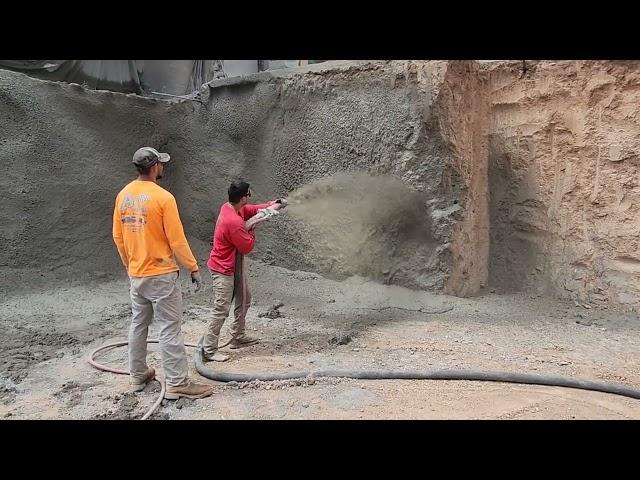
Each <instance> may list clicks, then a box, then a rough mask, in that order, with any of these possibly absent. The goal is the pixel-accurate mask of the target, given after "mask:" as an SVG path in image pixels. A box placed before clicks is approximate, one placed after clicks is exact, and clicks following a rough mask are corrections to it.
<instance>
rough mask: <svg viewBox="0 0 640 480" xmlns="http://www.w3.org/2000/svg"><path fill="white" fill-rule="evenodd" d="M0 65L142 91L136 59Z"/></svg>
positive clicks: (108, 87)
mask: <svg viewBox="0 0 640 480" xmlns="http://www.w3.org/2000/svg"><path fill="white" fill-rule="evenodd" d="M0 68H6V69H8V70H14V71H18V72H22V73H25V74H27V75H31V76H34V77H37V78H41V79H43V80H52V81H60V82H67V83H78V84H81V85H85V86H86V87H87V88H91V89H94V90H112V91H115V92H124V93H143V88H142V85H141V83H140V73H141V72H139V71H138V68H137V66H136V61H135V60H0Z"/></svg>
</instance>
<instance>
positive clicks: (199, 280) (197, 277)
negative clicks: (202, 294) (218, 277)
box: [191, 270, 202, 293]
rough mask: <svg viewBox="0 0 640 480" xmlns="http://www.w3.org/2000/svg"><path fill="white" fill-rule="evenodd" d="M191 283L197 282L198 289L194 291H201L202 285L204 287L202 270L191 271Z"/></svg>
mask: <svg viewBox="0 0 640 480" xmlns="http://www.w3.org/2000/svg"><path fill="white" fill-rule="evenodd" d="M191 283H195V284H196V289H195V290H194V291H193V293H198V291H200V287H202V277H201V276H200V272H199V271H198V270H196V271H195V272H191Z"/></svg>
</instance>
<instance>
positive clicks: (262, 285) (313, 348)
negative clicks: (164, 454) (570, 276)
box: [0, 262, 640, 419]
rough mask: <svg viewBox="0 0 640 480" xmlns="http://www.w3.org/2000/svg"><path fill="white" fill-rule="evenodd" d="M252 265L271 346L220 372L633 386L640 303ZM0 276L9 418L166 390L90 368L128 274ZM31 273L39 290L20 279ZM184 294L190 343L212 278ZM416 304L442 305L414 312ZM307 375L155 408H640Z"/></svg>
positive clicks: (326, 411)
mask: <svg viewBox="0 0 640 480" xmlns="http://www.w3.org/2000/svg"><path fill="white" fill-rule="evenodd" d="M250 269H251V274H250V277H251V284H252V286H253V291H254V301H253V303H254V304H253V306H252V309H251V310H250V311H249V315H248V324H249V326H250V327H251V328H252V329H255V330H256V333H258V334H259V335H260V336H261V337H262V339H263V342H262V343H261V344H259V345H256V346H252V347H249V348H246V349H243V350H235V351H231V352H232V353H231V354H232V359H231V360H230V361H229V362H227V363H226V364H224V365H223V367H221V368H224V369H227V370H229V371H239V372H250V371H286V370H288V369H289V370H300V369H320V368H326V367H337V368H342V367H344V368H347V367H353V368H358V367H361V368H369V369H372V368H383V367H385V368H398V369H402V368H420V367H424V368H440V367H442V368H480V369H495V370H510V371H521V372H537V373H554V374H561V375H567V376H578V377H582V378H589V379H604V380H609V381H613V382H621V383H626V384H629V385H638V384H640V367H639V365H640V362H639V360H640V353H638V349H637V340H636V339H637V336H638V333H639V330H640V322H638V318H637V315H636V314H634V313H624V312H622V311H614V310H599V309H595V308H585V307H583V306H576V305H574V303H566V302H556V301H550V300H548V299H544V298H539V297H535V298H531V296H529V295H522V294H519V295H514V294H509V295H504V294H499V292H498V293H491V292H490V291H487V292H486V293H485V294H483V295H482V296H480V297H477V298H473V299H460V298H455V297H448V296H444V295H434V294H430V293H426V292H415V291H410V290H407V289H404V288H399V287H394V286H385V285H380V284H376V283H372V282H368V281H365V280H362V279H360V278H357V277H356V278H351V279H349V280H346V281H343V282H336V281H331V280H327V279H324V278H322V277H320V276H318V275H316V274H312V273H306V272H298V271H289V270H286V269H283V268H279V267H273V266H268V265H265V264H262V263H258V262H251V263H250ZM2 273H3V274H4V275H11V278H13V279H14V282H13V284H12V286H11V288H9V289H5V291H4V292H3V294H2V296H3V297H4V300H3V301H2V303H0V329H1V330H2V332H3V335H2V338H1V339H0V342H1V348H0V418H9V419H14V418H18V419H45V418H46V419H51V418H54V419H69V418H71V419H94V418H106V419H110V418H137V417H139V416H141V415H142V414H143V413H144V412H145V411H146V409H147V407H148V406H150V405H151V404H152V402H153V401H154V399H155V398H156V396H157V393H158V389H159V387H158V385H157V384H153V385H151V386H149V387H147V389H146V390H145V391H144V392H142V393H140V394H137V395H134V394H128V393H127V380H128V379H127V377H126V376H118V375H114V374H110V373H103V372H99V371H97V370H94V369H93V368H91V367H90V366H89V365H88V364H87V362H86V354H87V352H88V351H89V350H91V349H92V348H94V347H97V346H99V345H101V344H103V343H105V342H108V341H112V340H119V339H124V338H126V329H127V325H128V315H129V305H128V293H127V281H126V279H125V278H123V279H122V280H119V281H104V282H101V283H100V282H88V281H86V280H83V279H81V278H78V279H75V280H74V282H71V283H69V282H68V281H67V282H62V281H60V282H58V283H56V284H57V285H58V286H57V287H56V288H50V285H51V278H47V276H48V275H49V274H47V275H45V274H42V277H41V276H40V273H33V272H25V271H22V272H17V271H12V272H9V271H5V272H2ZM31 275H35V277H32V276H31ZM51 275H52V274H51ZM27 280H28V281H29V283H30V284H31V289H30V290H27V289H25V288H24V287H23V286H22V285H24V284H25V282H26V281H27ZM207 280H208V279H207ZM38 282H41V283H40V284H39V283H38ZM43 285H49V289H47V290H43V289H42V286H43ZM189 288H190V287H188V286H186V284H185V290H184V291H185V323H184V332H185V336H186V339H187V341H191V342H197V340H198V339H199V336H200V334H201V333H202V330H203V328H204V326H205V322H206V320H207V318H208V315H209V311H210V298H209V297H210V294H211V289H210V288H211V287H210V284H209V283H208V284H207V285H206V288H204V289H203V291H202V292H200V293H198V295H195V296H194V295H193V294H191V293H190V292H189V291H188V289H189ZM279 302H282V303H284V306H282V307H280V309H279V312H280V313H281V315H282V317H280V318H268V317H260V318H259V317H258V315H259V314H263V313H265V312H267V311H268V310H269V308H270V306H271V305H273V304H276V303H279ZM391 307H397V308H391ZM419 309H422V310H424V311H430V312H431V311H442V310H449V311H447V312H446V313H439V314H435V313H431V314H430V313H424V312H418V311H412V310H419ZM272 316H275V315H272ZM226 328H227V326H225V328H223V338H226V336H227V330H226ZM346 336H350V338H351V341H350V342H348V343H346V342H345V340H346ZM150 351H151V352H152V353H151V354H150V357H151V360H150V362H151V364H152V365H155V366H158V360H157V359H158V356H157V354H156V353H155V352H156V348H155V347H154V346H152V347H150ZM125 358H126V351H125V350H124V349H119V350H116V351H113V352H110V353H107V354H105V355H104V356H103V357H101V359H102V360H103V361H104V362H105V363H109V364H112V365H124V364H125ZM207 382H208V381H207ZM210 383H214V382H210ZM298 383H299V384H295V382H269V383H258V384H248V385H223V384H216V392H215V394H214V395H213V396H212V397H210V398H208V399H204V400H200V401H196V402H192V401H183V400H180V401H178V402H165V405H164V406H163V407H161V409H160V410H159V411H158V413H157V414H156V416H155V418H161V419H360V418H362V419H476V418H478V419H496V418H497V419H574V418H575V419H638V418H640V402H639V401H634V400H632V399H627V398H623V397H617V396H613V395H607V394H602V393H595V392H586V391H579V390H569V389H560V388H550V387H533V386H520V385H503V384H493V383H479V382H447V381H357V380H341V379H317V380H316V381H315V382H313V383H312V384H309V382H306V381H304V382H298Z"/></svg>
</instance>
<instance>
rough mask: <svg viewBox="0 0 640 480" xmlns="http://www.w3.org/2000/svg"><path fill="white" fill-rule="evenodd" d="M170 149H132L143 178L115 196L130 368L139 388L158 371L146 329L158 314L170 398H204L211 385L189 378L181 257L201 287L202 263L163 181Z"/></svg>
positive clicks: (115, 231) (135, 387)
mask: <svg viewBox="0 0 640 480" xmlns="http://www.w3.org/2000/svg"><path fill="white" fill-rule="evenodd" d="M169 159H170V157H169V155H168V154H167V153H159V152H158V151H157V150H155V149H154V148H151V147H144V148H141V149H139V150H138V151H136V153H135V154H134V155H133V164H134V165H135V167H136V169H137V170H138V178H137V179H136V180H134V181H133V182H131V183H129V184H128V185H127V186H125V187H124V188H123V189H122V190H121V191H120V193H119V194H118V196H117V197H116V203H115V209H114V211H113V240H114V242H115V244H116V247H117V248H118V253H119V254H120V258H121V259H122V263H123V264H124V266H125V268H126V269H127V272H128V274H129V278H130V283H131V284H130V291H129V292H130V295H131V311H132V314H133V315H132V320H131V328H130V330H129V372H130V375H131V385H132V389H133V390H134V391H141V390H143V389H144V387H145V385H146V384H147V383H149V382H150V381H151V380H153V378H154V377H155V370H154V369H153V368H150V367H148V366H147V334H148V331H149V325H150V324H151V322H152V320H153V319H154V316H155V320H156V321H157V322H158V324H159V326H160V338H159V342H160V353H161V356H162V367H163V369H164V373H165V382H166V385H167V390H166V393H165V398H167V399H170V400H176V399H178V398H180V397H187V398H203V397H206V396H209V395H211V393H212V388H211V387H209V386H207V385H201V384H198V383H195V382H193V381H191V380H189V378H188V374H189V366H188V363H187V354H186V351H185V347H184V340H183V338H182V331H181V325H182V292H181V291H180V284H179V282H178V276H179V274H180V269H179V268H178V265H177V264H176V260H175V259H174V255H175V257H177V259H178V261H179V262H180V263H181V264H182V265H183V266H184V267H185V268H188V269H189V271H190V272H191V279H192V282H194V283H195V284H196V291H198V290H199V289H200V285H201V277H200V273H199V272H198V263H197V262H196V259H195V258H194V257H193V254H192V253H191V249H190V248H189V243H188V242H187V239H186V237H185V235H184V230H183V228H182V223H181V222H180V216H179V214H178V206H177V204H176V199H175V198H174V196H173V195H172V194H171V193H169V192H168V191H166V190H165V189H164V188H162V187H161V186H159V185H158V184H157V183H156V181H157V180H158V179H160V178H162V174H163V172H164V164H165V163H167V162H168V161H169Z"/></svg>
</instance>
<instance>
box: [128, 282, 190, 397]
mask: <svg viewBox="0 0 640 480" xmlns="http://www.w3.org/2000/svg"><path fill="white" fill-rule="evenodd" d="M129 278H130V281H131V287H130V290H129V293H130V294H131V312H132V314H133V315H132V318H131V328H130V329H129V371H130V373H131V376H132V377H134V378H137V379H141V378H143V377H144V374H145V372H146V371H147V368H148V367H147V335H148V333H149V325H151V322H152V321H153V320H154V318H155V320H156V322H157V323H158V326H159V327H160V336H159V342H160V355H161V357H162V368H163V370H164V376H165V382H166V384H167V386H168V387H177V386H180V385H184V384H186V383H187V377H188V374H189V365H188V363H187V353H186V351H185V347H184V339H183V337H182V331H181V327H182V292H181V291H180V284H179V283H178V272H171V273H165V274H163V275H155V276H153V277H129Z"/></svg>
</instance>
